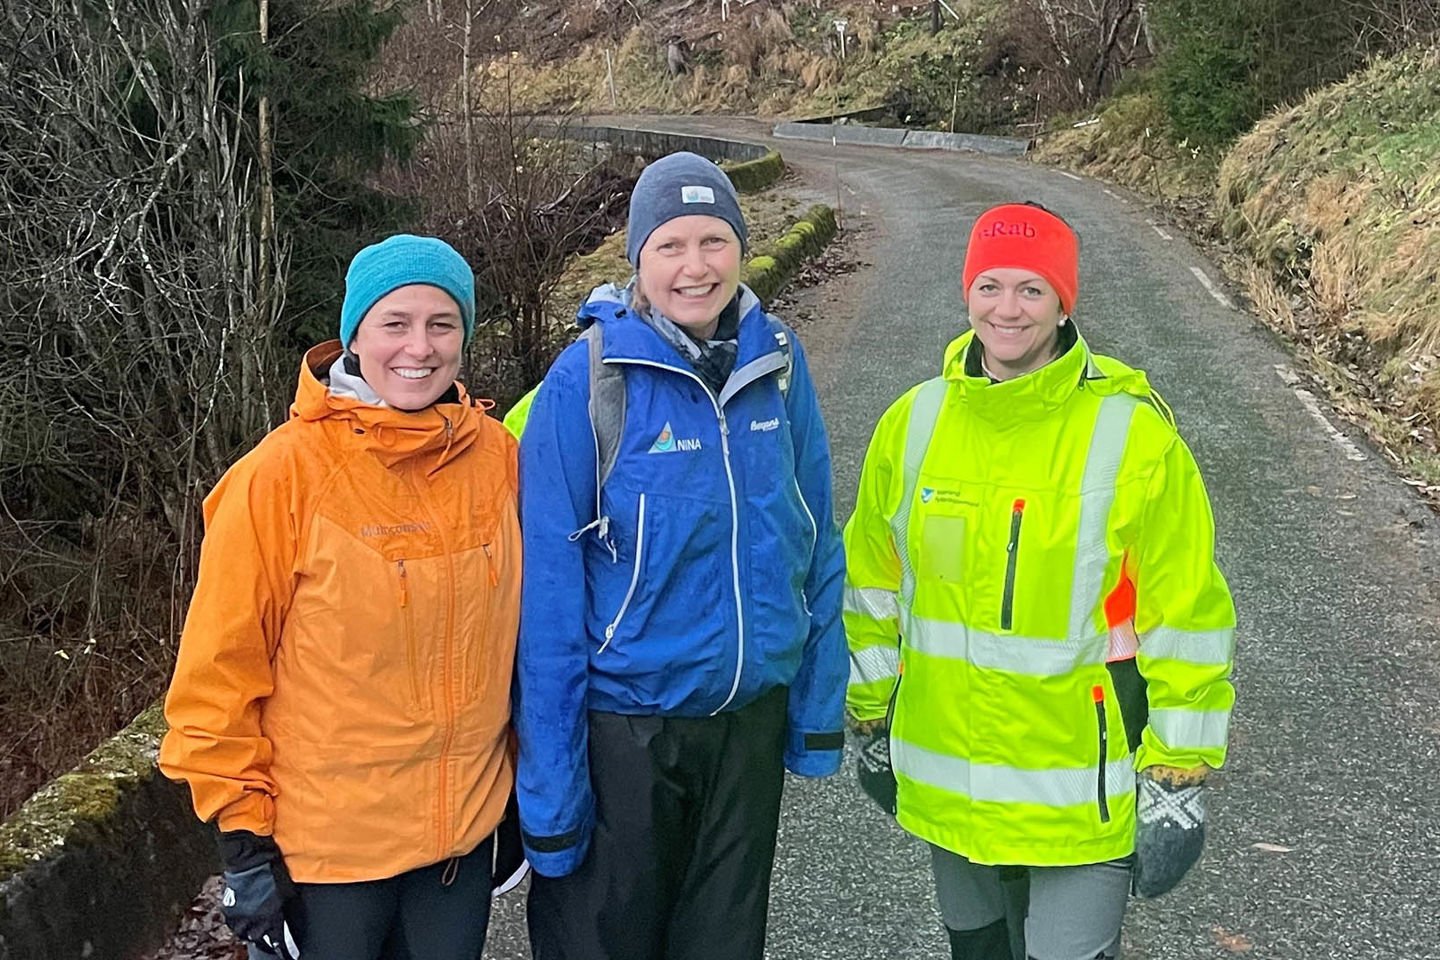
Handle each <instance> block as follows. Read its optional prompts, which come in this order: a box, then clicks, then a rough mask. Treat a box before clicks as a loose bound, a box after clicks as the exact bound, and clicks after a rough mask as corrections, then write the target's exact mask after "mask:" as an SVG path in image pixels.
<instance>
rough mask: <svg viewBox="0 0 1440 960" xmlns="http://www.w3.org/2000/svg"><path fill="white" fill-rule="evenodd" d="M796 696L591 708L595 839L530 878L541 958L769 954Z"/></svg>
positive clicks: (533, 934) (700, 959)
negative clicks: (697, 714)
mask: <svg viewBox="0 0 1440 960" xmlns="http://www.w3.org/2000/svg"><path fill="white" fill-rule="evenodd" d="M786 703H787V693H786V690H785V688H783V687H781V688H776V689H774V690H771V691H769V692H768V693H766V694H765V695H764V696H762V697H761V698H760V699H759V700H757V701H755V702H754V703H752V704H749V705H747V706H745V707H742V708H741V709H739V710H736V711H733V712H731V713H723V714H720V715H718V716H714V717H704V718H688V717H630V716H621V715H619V714H609V713H591V714H590V780H591V784H592V787H593V789H594V792H595V808H596V811H595V812H596V823H595V833H594V837H593V839H592V840H591V846H590V852H589V854H588V855H587V856H586V858H585V861H584V863H582V864H581V865H580V868H579V869H578V870H577V871H576V872H575V873H573V874H571V875H570V876H568V877H562V878H559V879H553V878H549V877H541V876H534V877H532V879H531V883H530V900H529V909H528V923H529V927H530V948H531V951H532V952H533V954H534V957H535V960H761V957H762V956H763V954H764V948H765V920H766V910H767V908H768V906H769V902H770V870H771V867H772V866H773V865H774V861H775V833H776V830H777V828H778V825H779V819H780V793H781V789H782V787H783V785H784V744H785V716H786Z"/></svg>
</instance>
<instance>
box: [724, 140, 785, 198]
mask: <svg viewBox="0 0 1440 960" xmlns="http://www.w3.org/2000/svg"><path fill="white" fill-rule="evenodd" d="M720 169H722V170H724V171H725V175H726V176H727V177H729V178H730V182H731V183H733V184H734V185H735V189H736V190H738V191H740V192H741V193H755V192H756V191H759V190H764V189H765V188H766V187H768V186H770V184H772V183H774V182H775V181H776V180H779V179H780V178H781V177H782V176H784V175H785V161H784V159H782V158H781V156H780V154H779V153H777V152H775V151H774V150H771V151H770V152H769V153H767V154H765V156H763V157H760V158H759V159H758V160H746V161H744V162H742V163H722V164H721V165H720Z"/></svg>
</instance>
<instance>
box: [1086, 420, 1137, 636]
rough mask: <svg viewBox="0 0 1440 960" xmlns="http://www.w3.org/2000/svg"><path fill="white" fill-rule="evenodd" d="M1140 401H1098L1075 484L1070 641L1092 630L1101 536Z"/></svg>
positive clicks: (1105, 548) (1102, 559)
mask: <svg viewBox="0 0 1440 960" xmlns="http://www.w3.org/2000/svg"><path fill="white" fill-rule="evenodd" d="M1139 403H1140V401H1139V400H1137V399H1135V398H1134V397H1132V396H1130V395H1129V394H1124V393H1121V394H1115V395H1113V396H1108V397H1105V398H1104V399H1102V400H1101V401H1100V412H1099V414H1097V415H1096V417H1095V429H1094V432H1093V433H1092V434H1091V435H1090V452H1089V454H1088V455H1087V456H1086V458H1085V476H1084V479H1083V480H1081V482H1080V524H1079V529H1078V531H1077V533H1076V537H1075V576H1074V579H1073V580H1071V582H1070V636H1072V637H1084V636H1088V635H1089V634H1091V633H1093V632H1094V630H1095V626H1094V624H1093V623H1092V622H1091V618H1092V616H1093V615H1094V613H1095V608H1096V607H1097V606H1098V605H1099V604H1100V602H1101V589H1102V588H1103V587H1104V585H1105V567H1106V564H1107V563H1108V562H1109V559H1110V545H1109V542H1108V541H1107V539H1106V536H1105V531H1106V530H1107V529H1108V527H1109V525H1110V507H1111V505H1113V504H1114V502H1115V478H1116V477H1117V476H1118V475H1119V473H1120V460H1121V458H1122V457H1123V456H1124V455H1125V441H1126V440H1127V439H1128V437H1129V436H1130V419H1131V417H1132V416H1134V414H1135V408H1136V407H1137V406H1138V405H1139Z"/></svg>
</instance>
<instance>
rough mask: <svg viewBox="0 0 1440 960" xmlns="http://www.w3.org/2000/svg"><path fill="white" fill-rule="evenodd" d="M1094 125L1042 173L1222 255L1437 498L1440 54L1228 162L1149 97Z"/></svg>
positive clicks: (1408, 63) (1319, 109)
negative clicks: (1155, 214) (1151, 217)
mask: <svg viewBox="0 0 1440 960" xmlns="http://www.w3.org/2000/svg"><path fill="white" fill-rule="evenodd" d="M1095 118H1096V119H1098V122H1095V123H1090V124H1087V125H1085V126H1081V127H1078V128H1071V127H1070V126H1069V123H1068V122H1067V123H1066V124H1064V125H1063V127H1062V128H1060V129H1057V130H1055V131H1054V132H1051V133H1048V134H1045V135H1043V136H1042V137H1041V138H1040V139H1039V144H1038V146H1037V149H1036V150H1034V151H1033V152H1032V154H1031V156H1032V158H1033V159H1035V160H1037V161H1038V162H1041V163H1047V164H1051V165H1054V166H1060V167H1064V168H1067V169H1070V170H1074V171H1076V172H1079V173H1085V174H1088V175H1091V176H1095V177H1098V178H1100V179H1105V180H1109V181H1112V182H1116V183H1120V184H1123V185H1125V186H1127V187H1130V188H1132V189H1134V190H1137V191H1139V192H1141V193H1143V194H1146V195H1148V196H1150V197H1152V198H1154V199H1156V200H1157V201H1160V202H1161V203H1162V204H1163V205H1164V206H1165V207H1167V208H1168V209H1169V210H1170V212H1171V213H1172V214H1175V215H1176V217H1177V219H1180V220H1181V221H1183V222H1185V223H1186V224H1187V226H1189V227H1190V228H1191V229H1192V230H1193V231H1194V232H1195V233H1196V234H1197V235H1198V236H1199V237H1200V238H1201V239H1202V240H1216V241H1219V244H1220V249H1219V250H1218V253H1219V256H1220V259H1221V262H1222V264H1223V265H1224V266H1225V267H1226V269H1227V270H1228V271H1229V272H1230V273H1231V275H1232V276H1233V278H1234V279H1235V280H1236V282H1237V283H1239V284H1240V285H1241V286H1242V287H1243V288H1244V290H1245V291H1246V292H1247V294H1248V295H1249V298H1250V300H1251V302H1252V304H1253V306H1254V308H1255V310H1256V312H1257V313H1258V314H1259V315H1260V316H1261V318H1262V319H1264V320H1265V321H1266V322H1267V323H1268V324H1269V325H1270V326H1271V327H1272V328H1274V329H1275V330H1277V331H1278V332H1280V333H1281V334H1283V335H1284V336H1286V337H1287V338H1288V339H1290V340H1292V341H1293V342H1294V343H1295V344H1296V347H1297V352H1298V353H1299V355H1300V356H1301V358H1302V359H1303V360H1305V361H1306V362H1305V366H1306V367H1307V368H1308V370H1309V372H1310V373H1311V375H1312V376H1314V377H1315V379H1316V380H1318V381H1319V382H1320V383H1321V384H1323V385H1324V387H1325V388H1326V389H1327V390H1328V392H1329V393H1330V395H1331V398H1332V400H1333V402H1334V404H1335V407H1336V409H1337V410H1338V411H1339V412H1340V413H1341V414H1342V415H1343V416H1346V417H1347V418H1348V419H1350V420H1351V421H1352V422H1354V423H1356V424H1357V425H1358V426H1360V427H1361V428H1362V429H1364V430H1365V431H1366V432H1367V433H1368V434H1369V435H1370V436H1371V438H1372V439H1373V440H1374V441H1375V442H1376V443H1377V444H1378V445H1379V446H1380V447H1381V448H1382V449H1383V450H1385V451H1386V454H1387V455H1388V456H1389V457H1391V458H1392V459H1393V460H1394V461H1395V462H1396V463H1397V464H1399V465H1401V467H1402V469H1403V470H1404V471H1405V472H1406V473H1407V474H1408V475H1409V477H1410V479H1409V480H1408V481H1407V482H1409V483H1411V484H1412V485H1413V486H1416V487H1420V488H1422V489H1424V490H1425V492H1427V493H1429V494H1431V495H1436V494H1440V447H1437V432H1440V358H1437V353H1440V283H1437V279H1440V51H1437V50H1434V49H1431V50H1413V51H1409V52H1406V53H1403V54H1400V55H1397V56H1394V57H1390V58H1384V59H1377V60H1376V61H1374V62H1373V63H1372V64H1371V65H1370V66H1369V67H1368V68H1367V69H1365V70H1363V71H1360V72H1358V73H1356V74H1354V75H1352V76H1351V77H1349V78H1348V79H1346V80H1345V81H1343V82H1341V83H1338V84H1335V85H1333V86H1330V87H1326V88H1322V89H1320V90H1317V91H1315V92H1314V93H1312V94H1310V95H1309V96H1308V97H1306V98H1305V99H1304V100H1303V101H1301V102H1300V103H1297V104H1294V105H1292V106H1289V107H1285V108H1282V109H1279V110H1277V111H1275V112H1274V113H1272V114H1271V115H1270V116H1268V117H1266V118H1264V119H1262V120H1261V121H1260V122H1259V123H1258V124H1256V125H1255V127H1254V128H1252V129H1251V131H1250V132H1249V133H1247V134H1246V135H1245V136H1243V137H1242V138H1241V139H1240V140H1238V141H1237V142H1236V143H1234V144H1233V145H1231V147H1230V148H1229V149H1228V150H1227V151H1226V152H1225V153H1224V154H1223V155H1221V154H1212V153H1207V152H1206V151H1204V150H1199V149H1195V148H1191V147H1190V146H1189V145H1187V144H1184V143H1179V144H1177V143H1175V142H1174V139H1173V138H1172V137H1171V136H1170V135H1169V131H1168V125H1167V121H1166V118H1165V115H1164V112H1163V110H1162V109H1161V107H1160V103H1159V101H1158V99H1157V98H1156V97H1155V96H1154V95H1153V93H1152V92H1150V91H1148V90H1147V89H1146V88H1145V86H1144V83H1143V82H1142V83H1140V84H1137V85H1136V86H1135V87H1134V88H1132V89H1131V90H1130V91H1129V92H1127V93H1125V94H1124V95H1122V96H1119V97H1116V98H1115V99H1113V100H1112V101H1110V102H1109V103H1107V104H1106V105H1104V107H1103V108H1102V109H1100V110H1099V111H1098V112H1097V113H1096V114H1095ZM1072 119H1080V118H1072Z"/></svg>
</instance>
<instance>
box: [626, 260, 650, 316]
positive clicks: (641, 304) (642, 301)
mask: <svg viewBox="0 0 1440 960" xmlns="http://www.w3.org/2000/svg"><path fill="white" fill-rule="evenodd" d="M649 308H650V298H649V297H647V296H645V291H644V290H642V289H641V287H640V271H639V270H638V269H637V270H636V271H635V277H634V279H633V280H632V281H631V282H630V310H631V312H633V313H637V314H640V313H644V312H645V311H646V310H648V309H649Z"/></svg>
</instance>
